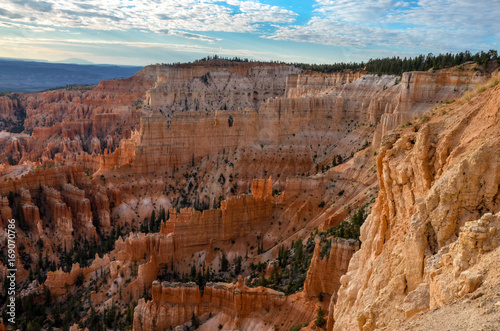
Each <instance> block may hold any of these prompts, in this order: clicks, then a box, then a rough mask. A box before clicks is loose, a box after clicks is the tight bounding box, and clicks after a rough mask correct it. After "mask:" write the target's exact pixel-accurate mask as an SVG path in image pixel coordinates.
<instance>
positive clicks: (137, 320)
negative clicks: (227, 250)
mask: <svg viewBox="0 0 500 331" xmlns="http://www.w3.org/2000/svg"><path fill="white" fill-rule="evenodd" d="M152 293H153V300H152V301H149V302H147V303H146V302H145V301H144V300H143V299H141V300H140V301H139V305H138V306H137V308H136V309H135V313H134V330H152V321H153V319H154V320H155V322H156V327H158V328H160V329H161V328H168V327H169V326H170V325H180V324H184V323H185V322H188V321H190V320H191V316H192V314H194V315H195V316H200V315H202V314H204V313H212V314H216V313H218V312H222V311H223V312H225V313H228V312H229V313H230V314H231V315H232V316H234V317H235V318H237V319H239V320H242V319H244V318H245V317H247V316H249V315H256V314H261V315H265V314H266V310H267V311H269V310H275V309H276V308H278V307H281V306H283V304H284V303H285V301H286V300H287V299H286V297H285V295H284V294H283V293H281V292H276V291H273V290H270V289H266V288H262V287H258V288H249V287H246V286H244V285H243V284H242V281H241V279H240V280H239V282H238V283H237V284H224V283H217V284H212V283H208V284H207V285H206V287H205V289H204V292H203V295H201V294H200V290H199V288H198V286H197V285H196V284H195V283H187V284H179V283H168V282H163V283H161V284H160V282H157V281H156V282H154V283H153V288H152Z"/></svg>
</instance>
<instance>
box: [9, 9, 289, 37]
mask: <svg viewBox="0 0 500 331" xmlns="http://www.w3.org/2000/svg"><path fill="white" fill-rule="evenodd" d="M4 1H5V4H3V5H2V7H3V8H2V9H1V10H0V16H4V17H7V18H10V19H11V20H15V21H17V22H29V21H35V22H37V24H40V25H46V26H55V27H65V28H86V29H93V30H122V31H124V30H129V29H140V30H147V31H153V32H161V31H165V30H168V31H177V32H173V33H176V35H177V36H184V37H186V38H188V39H193V38H196V39H198V40H204V41H208V42H213V41H216V40H217V39H215V38H209V37H199V36H196V34H190V33H187V32H182V31H198V32H200V31H224V32H255V31H257V29H258V27H259V24H264V23H267V24H270V23H291V22H293V21H294V19H295V16H296V14H295V13H294V12H292V11H290V10H287V9H284V8H282V7H278V6H271V5H267V4H262V3H260V2H257V1H233V0H228V1H225V2H224V1H212V0H196V1H195V0H163V1H155V0H144V1H125V0H88V1H85V2H83V1H76V0H73V1H60V0H46V1H33V0H4ZM228 5H231V6H236V7H237V8H238V9H237V10H236V11H235V10H234V9H233V8H232V7H231V6H228ZM47 12H50V13H47Z"/></svg>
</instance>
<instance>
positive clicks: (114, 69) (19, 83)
mask: <svg viewBox="0 0 500 331" xmlns="http://www.w3.org/2000/svg"><path fill="white" fill-rule="evenodd" d="M141 69H142V67H138V66H117V65H99V64H92V65H90V64H89V65H87V64H85V65H83V64H73V63H52V62H37V61H22V60H14V59H7V58H0V92H25V93H33V92H40V91H45V90H48V89H53V88H58V87H65V86H67V85H72V84H89V85H93V84H98V83H99V82H100V81H101V80H111V79H116V78H123V77H130V76H132V75H134V74H135V73H136V72H137V71H139V70H141Z"/></svg>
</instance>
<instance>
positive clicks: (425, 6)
mask: <svg viewBox="0 0 500 331" xmlns="http://www.w3.org/2000/svg"><path fill="white" fill-rule="evenodd" d="M494 2H498V0H495V1H494ZM498 4H499V3H497V5H498ZM497 5H493V4H492V3H491V1H487V0H476V1H475V2H471V1H469V0H453V1H452V0H440V1H436V0H419V1H418V4H417V5H415V3H413V5H411V4H410V2H408V1H394V0H363V1H361V0H316V4H315V6H314V7H315V9H314V11H313V14H314V15H313V17H311V19H310V20H309V21H308V22H306V23H305V24H302V25H286V26H280V27H278V28H277V29H276V31H275V32H274V33H272V34H270V35H267V36H264V38H269V39H274V40H291V41H299V42H310V43H316V44H323V45H335V46H339V47H354V48H360V49H361V48H371V49H380V48H392V49H394V48H395V47H403V48H405V49H407V50H410V51H413V50H415V51H418V50H423V49H432V50H434V51H438V52H439V51H442V52H446V51H461V50H465V49H471V50H474V49H476V50H477V49H488V48H489V47H491V45H490V44H489V43H488V42H487V39H488V38H496V37H495V35H496V33H497V31H498V30H500V20H499V19H498V17H499V16H500V6H497Z"/></svg>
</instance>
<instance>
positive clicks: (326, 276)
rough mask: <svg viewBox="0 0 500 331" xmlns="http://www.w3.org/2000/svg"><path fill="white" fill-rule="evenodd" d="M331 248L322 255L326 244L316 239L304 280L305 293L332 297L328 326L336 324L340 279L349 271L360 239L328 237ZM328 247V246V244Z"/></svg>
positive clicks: (314, 296) (313, 296)
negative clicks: (335, 308) (334, 313)
mask: <svg viewBox="0 0 500 331" xmlns="http://www.w3.org/2000/svg"><path fill="white" fill-rule="evenodd" d="M327 240H328V241H329V243H324V245H329V247H330V249H329V251H328V250H327V251H326V252H325V253H324V256H321V254H322V253H321V251H322V249H323V247H324V246H322V245H321V241H320V238H319V237H317V238H316V240H315V244H316V245H315V247H314V254H313V257H312V260H311V265H310V266H309V269H308V270H307V278H306V280H305V282H304V294H305V295H306V296H308V297H312V298H318V297H319V298H322V297H323V296H326V297H327V298H330V306H329V314H328V328H329V329H331V328H332V327H333V324H334V319H333V312H334V305H335V303H336V302H337V291H338V289H339V288H340V286H341V284H340V279H341V277H342V276H343V275H344V274H345V273H346V272H347V268H348V266H349V261H350V260H351V257H352V255H353V254H354V253H355V252H356V251H357V250H358V249H359V241H357V240H352V239H349V240H345V239H341V238H328V239H327ZM327 247H328V246H327Z"/></svg>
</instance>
